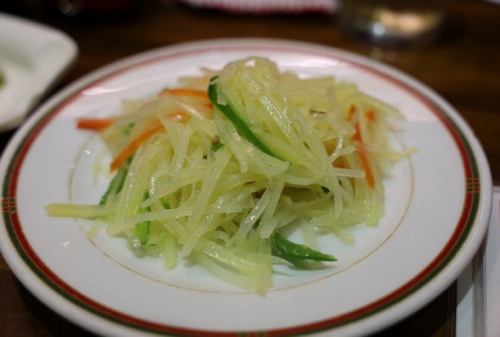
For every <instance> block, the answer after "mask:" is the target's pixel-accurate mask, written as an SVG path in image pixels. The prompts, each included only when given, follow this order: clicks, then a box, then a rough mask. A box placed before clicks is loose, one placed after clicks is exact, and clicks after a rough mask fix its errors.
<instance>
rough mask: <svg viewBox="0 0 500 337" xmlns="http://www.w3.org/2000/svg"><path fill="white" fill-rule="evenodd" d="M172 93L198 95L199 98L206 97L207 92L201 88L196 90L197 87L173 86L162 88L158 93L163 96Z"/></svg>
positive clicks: (175, 94)
mask: <svg viewBox="0 0 500 337" xmlns="http://www.w3.org/2000/svg"><path fill="white" fill-rule="evenodd" d="M168 94H170V95H173V96H192V97H199V98H205V99H207V100H208V99H209V98H208V93H207V92H206V91H203V90H197V89H190V88H174V89H166V90H163V91H162V92H161V93H160V95H161V96H165V95H168Z"/></svg>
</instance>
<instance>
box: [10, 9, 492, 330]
mask: <svg viewBox="0 0 500 337" xmlns="http://www.w3.org/2000/svg"><path fill="white" fill-rule="evenodd" d="M28 3H30V4H31V5H30V6H27V7H21V6H20V5H18V4H16V2H11V3H10V5H9V4H7V5H4V6H5V7H6V8H4V10H8V11H11V12H13V13H16V14H19V15H23V16H25V17H28V18H30V19H33V20H36V21H40V22H43V23H45V24H48V25H51V26H53V27H55V28H58V29H61V30H63V31H65V32H67V33H68V34H69V35H70V36H71V37H72V38H73V39H74V40H75V41H76V42H77V43H78V45H79V48H80V55H79V57H78V59H77V60H76V62H75V64H74V65H73V67H72V68H71V70H70V71H69V72H68V73H67V74H66V75H65V76H64V77H63V78H62V80H61V82H60V84H59V85H58V87H57V88H55V89H54V90H53V91H56V90H57V89H59V88H61V87H63V86H65V85H67V84H68V83H70V82H72V81H74V80H76V79H78V78H79V77H81V76H83V75H84V74H86V73H88V72H89V71H92V70H94V69H96V68H99V67H101V66H103V65H106V64H108V63H110V62H112V61H115V60H117V59H120V58H123V57H125V56H129V55H132V54H135V53H138V52H142V51H145V50H149V49H153V48H157V47H163V46H168V45H172V44H175V43H179V42H186V41H193V40H200V39H210V38H221V37H273V38H285V39H294V40H301V41H308V42H315V43H319V44H323V45H326V46H334V47H339V48H343V49H347V50H350V51H353V52H357V53H360V54H363V55H366V56H369V57H372V58H375V59H378V60H380V61H382V62H386V63H388V64H390V65H392V66H394V67H396V68H399V69H401V70H403V71H405V72H407V73H409V74H410V75H412V76H414V77H416V78H418V79H419V80H421V81H422V82H424V83H426V84H427V85H429V86H430V87H432V88H434V89H435V90H436V91H437V92H438V93H439V94H441V95H442V96H444V97H445V98H446V99H447V100H448V101H449V102H450V103H451V104H452V105H454V106H455V107H456V108H457V110H458V111H459V112H460V113H461V114H462V116H463V117H464V118H465V119H466V120H467V121H468V122H469V123H470V125H471V127H472V128H473V130H474V131H475V133H476V134H477V136H478V138H479V139H480V141H481V142H482V144H483V146H484V149H485V151H486V154H487V157H488V159H489V162H490V165H491V169H492V174H493V179H494V182H495V183H496V184H500V141H499V134H500V103H499V101H500V23H499V22H500V6H495V5H492V4H489V3H487V2H483V1H473V0H471V1H457V2H456V3H455V4H454V5H453V8H452V12H451V16H450V21H449V23H448V26H447V29H446V31H445V34H444V35H443V37H442V38H441V39H440V40H439V41H438V42H437V43H435V44H433V45H432V46H429V47H427V48H425V49H421V50H413V51H395V50H383V49H380V48H376V47H374V46H371V45H369V44H365V43H362V42H357V41H353V40H350V39H348V38H346V37H345V36H343V35H342V34H341V33H340V32H339V29H338V26H337V23H336V18H335V17H329V16H325V15H323V16H322V15H312V14H309V15H293V16H284V15H282V16H280V15H268V16H253V15H249V16H243V15H228V14H224V13H220V12H215V11H207V10H195V9H190V8H188V7H185V6H182V5H179V4H166V3H165V2H164V3H161V2H160V1H156V0H150V1H147V2H144V5H143V6H142V8H141V9H140V10H138V11H136V12H135V13H134V14H133V15H128V16H126V17H118V18H114V19H95V18H94V19H89V18H86V19H85V18H65V17H62V16H57V15H54V13H50V11H48V10H47V9H46V8H45V7H43V6H41V5H37V4H36V1H29V2H28ZM0 6H1V5H0ZM0 8H2V7H0ZM11 135H12V132H9V133H5V134H3V135H1V136H0V147H1V148H3V147H4V146H5V144H6V142H7V141H8V140H9V138H10V137H11ZM455 306H456V286H455V285H452V286H451V287H450V288H449V289H447V290H446V291H445V292H444V293H443V294H441V295H440V296H439V297H437V298H436V299H435V300H434V301H432V302H431V303H430V304H428V305H427V306H426V307H424V308H423V309H422V310H420V311H419V312H417V313H416V314H414V315H412V316H411V317H409V318H407V319H405V320H403V321H402V322H399V323H398V324H396V325H395V326H393V327H390V328H389V329H387V330H385V331H382V332H379V333H378V334H377V336H398V337H402V336H419V337H423V336H436V337H437V336H455V331H454V328H455V319H456V317H455ZM0 308H2V314H1V315H0V336H2V337H3V336H5V337H11V336H12V337H14V336H15V337H31V336H37V337H40V336H91V334H90V333H88V332H86V331H85V330H82V329H81V328H79V327H77V326H75V325H73V324H72V323H70V322H68V321H67V320H65V319H64V318H61V317H60V316H58V315H57V314H55V313H54V312H52V311H51V310H50V309H48V308H47V307H46V306H45V305H44V304H42V303H41V302H40V301H38V300H37V299H36V298H35V297H33V296H32V295H31V294H30V293H29V292H28V291H27V290H26V289H25V288H24V287H23V286H22V285H21V284H20V283H19V282H18V281H17V280H16V278H15V277H14V276H13V274H12V273H11V271H10V270H9V268H8V267H7V265H6V263H5V262H4V261H3V259H1V258H0Z"/></svg>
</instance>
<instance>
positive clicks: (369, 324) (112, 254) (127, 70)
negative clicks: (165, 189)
mask: <svg viewBox="0 0 500 337" xmlns="http://www.w3.org/2000/svg"><path fill="white" fill-rule="evenodd" d="M251 55H259V56H264V57H269V58H271V59H272V60H274V61H275V62H277V63H278V65H279V66H280V67H281V68H282V69H287V70H292V71H294V72H297V73H299V74H300V75H302V76H320V75H333V76H335V77H336V78H337V79H338V80H344V81H348V82H353V83H356V84H358V86H359V87H360V88H361V90H363V91H365V92H367V93H368V94H371V95H373V96H375V97H377V98H379V99H382V100H383V101H386V102H388V103H390V104H392V105H394V106H396V107H397V108H399V109H400V110H401V111H402V113H403V114H404V115H405V117H406V120H405V121H404V122H402V125H401V126H402V129H403V130H404V131H403V132H402V136H401V138H402V143H403V144H405V145H406V146H408V147H413V148H415V149H416V152H415V153H414V154H412V156H411V157H410V159H407V160H403V161H402V162H401V163H398V164H397V165H396V167H395V169H394V172H393V173H392V177H391V178H390V179H388V180H387V182H386V188H387V193H386V198H387V199H386V203H385V216H384V218H383V219H382V220H381V222H380V223H379V225H378V226H377V227H375V228H363V229H362V230H360V231H357V232H356V233H355V238H356V243H355V245H353V246H345V245H343V244H341V243H340V242H338V240H335V238H332V239H328V238H327V239H326V240H327V241H325V242H324V243H325V244H328V245H326V247H325V245H323V244H321V247H322V248H323V247H325V248H326V249H325V251H326V252H330V253H334V254H335V255H336V256H337V257H338V258H339V262H338V264H336V265H335V266H334V267H333V268H326V269H321V270H318V271H311V272H307V273H306V272H300V271H289V273H288V275H277V276H276V278H275V280H274V281H275V283H274V287H273V288H272V289H270V290H269V292H268V293H267V294H266V295H265V296H261V295H257V294H254V293H251V292H248V291H241V290H239V289H235V288H234V287H231V286H229V285H226V284H222V283H221V282H218V280H214V279H213V278H211V277H210V276H209V275H207V274H206V273H204V272H203V271H202V270H198V269H196V268H190V267H189V266H186V267H185V268H176V269H175V270H173V271H166V270H164V269H163V268H161V267H158V265H160V266H161V263H157V261H155V260H154V259H142V260H141V259H140V258H136V257H135V256H134V255H133V254H131V253H130V251H129V250H128V248H127V247H126V244H125V243H124V242H123V241H121V240H120V239H115V238H110V237H106V236H104V235H102V236H98V237H97V238H96V239H95V240H93V241H91V240H89V239H88V238H87V235H86V233H85V230H84V225H83V224H82V223H81V222H79V221H76V220H72V219H54V218H49V217H47V215H46V214H45V209H44V208H45V206H46V205H47V204H49V203H51V202H66V201H70V200H73V201H75V202H94V203H96V202H97V201H98V198H99V196H100V194H101V192H102V190H103V189H104V188H105V187H106V184H107V181H105V180H104V179H101V180H99V181H97V182H95V181H93V180H92V179H91V173H90V168H91V167H92V163H93V162H94V160H95V159H96V158H97V157H99V156H100V155H101V154H102V153H101V150H102V144H100V142H99V141H98V140H97V139H96V137H95V136H92V135H91V134H89V133H88V132H84V131H81V130H76V128H75V119H76V118H78V117H81V116H102V115H114V114H117V113H118V111H119V109H120V103H121V100H122V99H125V98H139V97H144V96H146V95H150V94H153V93H155V92H158V91H159V90H160V89H162V88H164V87H165V86H168V85H173V84H175V83H176V81H177V79H178V78H179V77H181V76H186V75H195V74H199V73H200V67H208V68H213V69H219V68H221V67H222V66H224V65H225V64H226V63H228V62H230V61H232V60H236V59H241V58H244V57H248V56H251ZM0 177H1V180H0V182H1V183H2V190H3V199H2V206H3V210H4V213H3V217H2V222H0V248H1V251H2V254H3V256H4V258H5V260H6V261H7V263H8V264H9V266H10V268H11V269H12V270H13V272H14V273H15V274H16V276H17V277H18V278H19V279H20V280H21V282H22V283H23V284H25V285H26V287H27V288H28V289H30V291H32V292H33V293H34V294H35V296H37V297H38V298H40V299H41V300H42V301H43V302H44V303H46V304H47V305H48V306H50V307H51V308H52V309H54V310H55V311H56V312H58V313H60V314H61V315H63V316H65V317H67V318H68V319H70V320H71V321H73V322H75V323H77V324H79V325H81V326H83V327H85V328H87V329H89V330H91V331H94V332H96V333H98V334H102V335H110V336H150V335H151V334H152V335H164V336H197V337H214V336H217V337H230V336H235V337H236V336H299V335H307V336H332V335H335V336H361V335H366V334H369V333H372V332H375V331H377V330H380V329H382V328H384V327H386V326H388V325H390V324H392V323H394V322H396V321H398V320H400V319H402V318H403V317H406V316H408V315H410V314H411V313H413V312H415V311H416V310H417V309H419V308H421V307H422V306H423V305H425V304H426V303H428V302H429V301H431V300H432V299H433V298H434V297H436V296H437V295H439V294H440V293H441V292H442V291H444V290H445V289H446V287H448V286H449V285H450V284H451V283H452V282H453V281H455V280H456V278H457V277H458V276H459V275H460V273H461V272H462V270H463V269H464V268H465V267H466V266H467V265H468V263H469V262H470V261H471V259H472V257H473V256H474V254H475V253H476V251H477V249H478V247H479V246H480V244H481V242H482V240H483V238H484V235H485V233H486V229H487V226H488V219H489V215H490V209H491V193H492V192H491V189H492V187H491V176H490V171H489V167H488V163H487V161H486V157H485V155H484V152H483V150H482V149H481V146H480V144H479V142H478V141H477V139H476V137H475V136H474V134H473V133H472V131H471V129H470V128H469V127H468V126H467V124H466V123H465V122H464V120H463V119H462V118H461V117H460V115H459V114H458V113H457V112H456V111H455V110H454V109H453V108H452V107H451V106H450V105H449V104H448V103H446V102H445V101H444V100H443V99H442V98H441V97H439V96H438V95H437V94H436V93H435V92H433V91H432V90H430V89H429V88H427V87H426V86H424V85H422V84H421V83H419V82H418V81H416V80H414V79H412V78H410V77H409V76H407V75H405V74H403V73H401V72H399V71H397V70H395V69H392V68H390V67H387V66H385V65H382V64H380V63H377V62H374V61H372V60H369V59H366V58H364V57H360V56H357V55H354V54H351V53H347V52H345V51H341V50H338V49H333V48H329V47H325V46H318V45H311V44H305V43H298V42H291V41H281V40H265V39H264V40H262V39H248V40H246V39H237V40H231V39H230V40H212V41H202V42H194V43H188V44H183V45H178V46H172V47H168V48H163V49H159V50H155V51H151V52H147V53H144V54H140V55H137V56H134V57H131V58H128V59H125V60H122V61H119V62H116V63H114V64H112V65H110V66H107V67H105V68H103V69H100V70H98V71H95V72H93V73H91V74H89V75H88V76H86V77H84V78H83V79H81V80H80V81H78V82H76V83H75V84H73V85H71V86H70V87H68V88H67V89H65V90H64V91H62V92H60V93H59V94H58V95H56V96H55V97H53V98H52V99H51V100H49V101H48V102H47V103H45V104H44V105H43V106H42V107H41V108H40V109H38V111H37V112H36V113H35V114H34V115H33V116H32V117H31V118H30V119H29V120H28V121H27V122H26V123H25V124H24V125H23V126H22V127H21V128H20V130H19V131H18V132H17V134H16V135H15V136H14V137H13V139H12V141H11V143H10V144H9V146H8V147H7V149H6V150H5V152H4V155H3V158H2V160H1V161H0Z"/></svg>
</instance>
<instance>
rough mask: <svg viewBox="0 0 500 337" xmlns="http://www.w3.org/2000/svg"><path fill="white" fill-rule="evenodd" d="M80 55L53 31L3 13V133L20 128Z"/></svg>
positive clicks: (0, 68) (0, 114)
mask: <svg viewBox="0 0 500 337" xmlns="http://www.w3.org/2000/svg"><path fill="white" fill-rule="evenodd" d="M76 53H77V47H76V44H75V43H74V41H73V40H72V39H71V38H69V37H68V36H67V35H66V34H64V33H63V32H61V31H58V30H55V29H53V28H50V27H47V26H44V25H41V24H38V23H35V22H33V21H28V20H25V19H21V18H17V17H15V16H11V15H7V14H2V13H0V72H1V73H2V74H3V76H4V77H5V83H4V85H3V86H2V87H0V130H6V129H10V128H13V127H16V126H17V125H19V124H20V123H21V122H22V121H23V119H24V117H25V116H26V114H27V113H28V112H29V111H30V109H31V108H32V107H33V106H34V105H35V104H36V103H37V102H38V101H39V100H40V98H41V96H42V95H43V94H44V93H45V92H46V91H47V90H48V89H49V88H50V86H51V85H52V84H53V83H54V82H55V81H56V80H57V79H58V77H59V76H60V75H61V74H62V73H63V72H64V70H66V69H67V68H68V66H69V65H70V64H71V62H72V61H73V59H74V58H75V56H76Z"/></svg>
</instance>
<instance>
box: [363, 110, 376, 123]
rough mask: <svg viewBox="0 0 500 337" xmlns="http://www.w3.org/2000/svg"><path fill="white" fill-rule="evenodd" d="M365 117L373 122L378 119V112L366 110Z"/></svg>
mask: <svg viewBox="0 0 500 337" xmlns="http://www.w3.org/2000/svg"><path fill="white" fill-rule="evenodd" d="M365 117H366V120H367V121H368V122H372V123H373V122H375V120H376V119H377V113H376V112H375V110H373V109H370V110H367V111H366V112H365Z"/></svg>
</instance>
